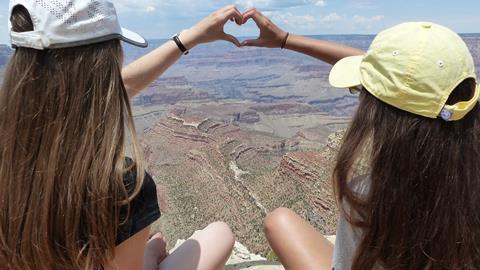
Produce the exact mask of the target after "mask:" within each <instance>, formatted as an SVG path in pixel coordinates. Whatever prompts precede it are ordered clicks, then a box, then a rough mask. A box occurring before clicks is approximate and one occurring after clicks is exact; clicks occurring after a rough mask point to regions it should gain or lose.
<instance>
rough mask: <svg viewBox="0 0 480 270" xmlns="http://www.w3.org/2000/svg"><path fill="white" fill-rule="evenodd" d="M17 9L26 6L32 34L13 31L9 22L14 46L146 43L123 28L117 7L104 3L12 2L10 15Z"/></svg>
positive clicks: (76, 0)
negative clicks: (116, 40)
mask: <svg viewBox="0 0 480 270" xmlns="http://www.w3.org/2000/svg"><path fill="white" fill-rule="evenodd" d="M16 6H23V7H25V8H26V9H27V10H28V12H29V14H30V17H31V18H32V22H33V28H34V30H33V31H29V32H20V33H19V32H14V31H12V30H11V29H12V27H11V23H10V20H9V24H8V26H9V29H10V38H11V43H12V46H14V47H27V48H33V49H37V50H43V49H57V48H67V47H77V46H82V45H89V44H94V43H99V42H103V41H107V40H112V39H120V40H123V41H125V42H127V43H130V44H132V45H135V46H139V47H147V46H148V43H147V41H146V40H145V39H144V38H143V37H142V36H140V35H139V34H137V33H134V32H132V31H130V30H127V29H125V28H122V27H120V23H119V21H118V17H117V13H116V11H115V7H114V5H113V3H112V2H111V1H104V0H66V1H65V0H64V1H59V0H10V7H9V9H10V13H9V14H10V16H11V15H12V11H13V9H14V8H15V7H16Z"/></svg>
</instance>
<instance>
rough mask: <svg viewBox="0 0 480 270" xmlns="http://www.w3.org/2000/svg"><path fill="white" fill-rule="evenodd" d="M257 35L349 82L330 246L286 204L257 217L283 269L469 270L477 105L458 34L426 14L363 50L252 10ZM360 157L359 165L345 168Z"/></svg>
mask: <svg viewBox="0 0 480 270" xmlns="http://www.w3.org/2000/svg"><path fill="white" fill-rule="evenodd" d="M250 18H252V19H253V20H254V21H255V22H256V23H257V25H258V26H259V28H260V31H261V34H260V37H259V38H258V39H256V40H247V41H245V42H244V43H243V45H244V46H259V47H270V48H279V47H281V48H286V49H291V50H294V51H297V52H300V53H304V54H307V55H310V56H313V57H316V58H318V59H320V60H323V61H326V62H328V63H330V64H334V65H335V66H334V67H333V69H332V71H331V74H330V83H331V84H332V85H333V86H334V87H338V88H350V89H356V90H359V91H360V104H359V107H358V110H357V112H356V114H355V116H354V117H353V120H352V123H351V125H350V128H349V129H348V131H347V132H346V134H345V137H344V142H343V145H342V146H341V148H340V152H339V153H338V156H337V163H336V166H335V169H334V171H333V184H334V189H335V192H336V196H337V201H338V205H339V208H340V218H339V221H338V224H337V238H336V243H335V246H333V245H331V244H330V243H329V242H328V241H327V240H325V238H324V237H323V236H322V235H321V234H320V233H318V232H317V231H315V229H314V228H313V227H312V226H311V225H310V224H308V223H307V222H306V221H304V220H303V219H301V218H300V217H299V216H297V215H296V214H295V213H293V212H292V211H290V210H288V209H284V208H282V209H277V210H275V211H274V212H272V213H271V214H269V215H268V216H267V218H266V219H265V233H266V236H267V238H268V240H269V243H270V245H271V246H272V248H273V249H274V251H275V252H276V253H277V255H278V256H279V258H280V261H281V262H282V263H283V264H284V266H285V268H286V269H298V270H300V269H301V270H306V269H312V270H313V269H332V267H333V268H334V269H336V270H340V269H342V270H343V269H357V270H365V269H480V249H479V243H480V212H479V211H478V210H477V206H478V205H480V195H479V194H480V163H479V159H480V143H479V140H480V110H479V107H478V97H479V90H480V89H479V86H477V84H476V74H475V65H474V61H473V58H472V55H471V54H470V52H469V50H468V48H467V46H466V44H465V43H464V42H463V41H462V39H461V38H460V37H459V36H458V35H457V34H455V33H454V32H452V31H451V30H449V29H447V28H445V27H443V26H440V25H437V24H433V23H427V22H419V23H404V24H400V25H398V26H395V27H393V28H390V29H388V30H386V31H383V32H381V33H380V34H379V35H378V36H377V37H376V38H375V40H374V41H373V43H372V45H371V47H370V49H369V50H368V52H367V53H364V52H362V51H360V50H357V49H354V48H350V47H347V46H343V45H340V44H336V43H330V42H325V41H321V40H316V39H310V38H306V37H301V36H296V35H290V34H288V33H286V32H284V31H282V30H281V29H279V28H278V27H277V26H275V24H273V23H272V22H271V21H270V20H268V18H266V17H265V16H263V15H262V14H261V12H259V11H257V10H255V9H252V10H249V11H247V12H246V13H245V14H244V22H245V21H246V20H248V19H250ZM360 158H366V159H367V160H368V162H369V170H368V174H367V175H364V176H356V175H354V173H355V164H356V162H357V161H358V160H359V159H360Z"/></svg>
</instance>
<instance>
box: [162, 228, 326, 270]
mask: <svg viewBox="0 0 480 270" xmlns="http://www.w3.org/2000/svg"><path fill="white" fill-rule="evenodd" d="M327 239H328V240H329V241H330V242H332V243H335V236H327ZM184 242H185V240H178V241H177V244H176V245H175V248H174V249H173V250H172V251H171V252H173V251H174V250H175V249H176V248H177V247H178V246H180V245H181V244H183V243H184ZM171 252H170V253H171ZM225 270H285V268H283V266H282V265H281V264H280V263H278V262H272V261H268V260H267V259H266V258H264V257H262V256H260V255H257V254H253V253H251V252H250V251H248V249H247V248H246V247H245V246H244V245H242V244H241V243H239V242H235V246H234V247H233V251H232V255H231V256H230V259H229V260H228V262H227V264H226V265H225Z"/></svg>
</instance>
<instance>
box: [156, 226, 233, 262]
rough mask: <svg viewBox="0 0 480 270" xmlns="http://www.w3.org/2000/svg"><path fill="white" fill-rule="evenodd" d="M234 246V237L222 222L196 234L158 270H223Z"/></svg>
mask: <svg viewBox="0 0 480 270" xmlns="http://www.w3.org/2000/svg"><path fill="white" fill-rule="evenodd" d="M234 244H235V236H234V235H233V233H232V231H231V230H230V228H229V227H228V225H227V224H225V223H223V222H215V223H212V224H210V225H208V226H207V227H206V228H205V229H203V230H201V231H198V232H196V233H195V234H194V235H193V236H192V237H191V238H190V239H189V240H187V241H186V242H185V243H184V244H182V245H181V246H180V247H179V248H178V249H176V250H175V251H174V252H173V253H172V254H170V255H169V256H168V257H166V258H165V259H164V260H163V261H162V262H161V263H160V268H159V269H160V270H180V269H181V270H220V269H223V267H224V265H225V263H226V262H227V260H228V258H229V257H230V254H231V253H232V249H233V245H234Z"/></svg>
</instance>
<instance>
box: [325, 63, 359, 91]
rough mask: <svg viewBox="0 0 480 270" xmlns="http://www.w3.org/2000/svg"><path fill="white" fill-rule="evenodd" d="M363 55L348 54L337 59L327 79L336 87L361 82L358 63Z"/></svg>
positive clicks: (353, 85) (354, 84)
mask: <svg viewBox="0 0 480 270" xmlns="http://www.w3.org/2000/svg"><path fill="white" fill-rule="evenodd" d="M362 61H363V55H359V56H350V57H347V58H344V59H342V60H340V61H338V62H337V63H336V64H335V65H334V66H333V68H332V71H330V77H329V81H330V84H331V85H332V86H333V87H336V88H351V87H355V86H359V85H361V84H362V80H361V76H360V65H361V64H362Z"/></svg>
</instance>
